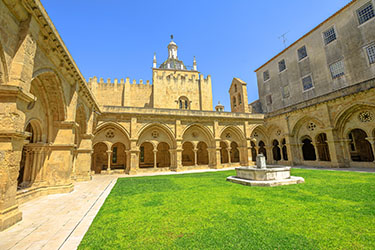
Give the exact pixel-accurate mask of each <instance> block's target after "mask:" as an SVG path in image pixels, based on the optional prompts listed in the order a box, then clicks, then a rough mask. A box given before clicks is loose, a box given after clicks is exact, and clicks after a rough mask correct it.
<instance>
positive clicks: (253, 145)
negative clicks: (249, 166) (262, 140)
mask: <svg viewBox="0 0 375 250" xmlns="http://www.w3.org/2000/svg"><path fill="white" fill-rule="evenodd" d="M251 158H253V159H252V160H253V161H256V158H257V150H256V145H255V143H254V142H253V141H252V142H251Z"/></svg>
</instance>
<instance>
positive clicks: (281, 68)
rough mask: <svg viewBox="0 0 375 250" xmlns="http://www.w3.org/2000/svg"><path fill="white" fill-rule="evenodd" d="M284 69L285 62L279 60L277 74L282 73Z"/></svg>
mask: <svg viewBox="0 0 375 250" xmlns="http://www.w3.org/2000/svg"><path fill="white" fill-rule="evenodd" d="M285 69H286V64H285V60H284V59H283V60H281V61H280V62H279V72H282V71H284V70H285Z"/></svg>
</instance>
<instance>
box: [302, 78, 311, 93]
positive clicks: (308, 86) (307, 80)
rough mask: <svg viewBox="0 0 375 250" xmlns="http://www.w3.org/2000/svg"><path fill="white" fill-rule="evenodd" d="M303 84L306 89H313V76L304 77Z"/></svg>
mask: <svg viewBox="0 0 375 250" xmlns="http://www.w3.org/2000/svg"><path fill="white" fill-rule="evenodd" d="M302 85H303V90H304V91H306V90H308V89H311V88H312V87H313V83H312V78H311V76H306V77H304V78H302Z"/></svg>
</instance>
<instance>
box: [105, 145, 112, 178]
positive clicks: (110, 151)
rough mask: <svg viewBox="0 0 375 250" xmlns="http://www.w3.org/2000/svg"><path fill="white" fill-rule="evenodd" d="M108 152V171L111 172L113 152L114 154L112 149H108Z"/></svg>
mask: <svg viewBox="0 0 375 250" xmlns="http://www.w3.org/2000/svg"><path fill="white" fill-rule="evenodd" d="M106 153H107V164H108V166H107V172H108V173H109V172H111V161H112V159H111V154H112V150H107V151H106Z"/></svg>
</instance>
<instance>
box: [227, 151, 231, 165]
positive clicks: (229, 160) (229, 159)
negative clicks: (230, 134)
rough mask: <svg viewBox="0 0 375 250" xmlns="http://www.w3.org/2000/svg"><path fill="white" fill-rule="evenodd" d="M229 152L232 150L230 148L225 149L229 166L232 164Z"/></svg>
mask: <svg viewBox="0 0 375 250" xmlns="http://www.w3.org/2000/svg"><path fill="white" fill-rule="evenodd" d="M231 150H232V148H231V147H228V148H227V151H228V163H229V165H231V164H232V157H231V154H230V151H231Z"/></svg>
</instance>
